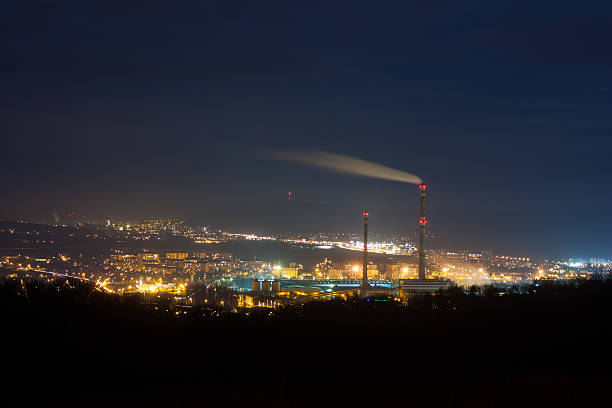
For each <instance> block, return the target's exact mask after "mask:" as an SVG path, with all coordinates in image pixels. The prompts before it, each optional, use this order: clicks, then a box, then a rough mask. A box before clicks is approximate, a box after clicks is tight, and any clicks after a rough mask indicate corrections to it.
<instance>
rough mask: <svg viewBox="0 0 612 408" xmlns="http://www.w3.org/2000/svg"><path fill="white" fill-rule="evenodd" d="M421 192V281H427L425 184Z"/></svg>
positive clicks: (421, 186)
mask: <svg viewBox="0 0 612 408" xmlns="http://www.w3.org/2000/svg"><path fill="white" fill-rule="evenodd" d="M419 189H420V190H421V216H420V218H419V279H425V226H426V225H427V218H425V190H426V189H427V186H426V185H425V183H422V184H421V185H419Z"/></svg>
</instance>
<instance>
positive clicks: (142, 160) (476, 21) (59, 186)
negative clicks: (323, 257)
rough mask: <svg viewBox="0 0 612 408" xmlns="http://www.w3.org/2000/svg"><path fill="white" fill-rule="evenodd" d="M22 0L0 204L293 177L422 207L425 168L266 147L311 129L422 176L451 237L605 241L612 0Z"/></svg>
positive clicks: (607, 246) (215, 192)
mask: <svg viewBox="0 0 612 408" xmlns="http://www.w3.org/2000/svg"><path fill="white" fill-rule="evenodd" d="M11 3H12V4H3V5H2V12H1V13H0V34H1V35H0V38H1V40H0V41H1V44H2V47H1V53H0V58H1V64H0V69H1V70H2V72H1V75H0V87H1V89H2V91H1V92H0V123H1V126H2V127H1V130H2V141H3V143H2V146H3V148H2V160H1V161H0V163H1V164H0V166H1V171H2V177H0V188H1V191H2V199H1V200H0V218H4V219H16V218H21V219H31V220H40V221H47V222H50V221H51V216H50V214H51V213H52V212H53V210H54V209H57V210H58V211H60V212H64V211H68V210H69V209H75V210H77V211H78V212H79V214H82V215H83V217H92V218H95V217H98V218H100V219H105V218H107V217H128V216H130V217H139V216H181V217H187V216H193V214H199V213H201V212H206V211H213V209H223V211H224V213H227V211H230V209H233V208H235V209H238V208H244V207H249V206H251V207H252V208H261V207H262V206H265V203H277V202H281V201H283V200H285V201H286V196H287V192H288V191H293V192H294V194H295V197H296V198H295V199H296V202H297V201H299V202H301V203H302V205H306V204H305V203H313V206H314V207H313V208H322V207H321V206H327V207H334V206H335V207H338V208H340V207H342V208H344V207H355V208H358V209H361V208H369V209H374V210H375V212H376V211H378V213H381V212H385V211H388V213H389V214H393V213H395V212H397V211H399V209H406V211H408V212H409V213H410V214H412V213H414V219H410V220H407V221H406V222H408V221H409V222H410V225H411V226H413V227H416V208H417V202H416V201H417V198H418V195H417V192H416V188H415V187H414V186H413V185H409V184H401V183H395V182H390V181H382V180H373V179H360V178H357V177H354V176H347V175H341V174H333V173H327V172H325V170H321V169H313V168H309V167H305V166H300V165H298V164H294V163H293V164H292V163H283V162H277V161H271V160H265V159H262V158H261V157H260V156H259V155H258V154H257V152H258V151H259V150H260V149H267V148H280V149H316V150H323V151H329V152H333V153H339V154H345V155H351V156H356V157H359V158H362V159H367V160H370V161H375V162H378V163H381V164H384V165H386V166H390V167H395V168H398V169H402V170H405V171H408V172H411V173H414V174H417V175H419V176H420V177H422V178H423V179H424V180H425V181H426V182H427V183H428V184H429V185H430V186H431V188H430V201H429V203H428V204H429V205H428V209H429V213H428V215H429V217H430V219H431V222H430V225H431V228H432V231H434V232H436V233H437V234H439V235H440V236H441V237H442V238H443V240H444V243H445V244H447V245H451V246H455V247H459V248H461V247H475V248H486V247H489V248H492V249H494V250H496V252H498V253H505V252H507V253H508V254H517V255H520V254H523V253H524V254H526V255H532V256H533V255H537V256H548V255H550V256H558V255H564V256H604V257H612V245H611V244H612V237H611V235H610V225H611V222H612V212H611V209H612V189H611V188H610V181H609V180H610V177H611V176H612V160H611V159H610V152H611V149H612V139H611V133H612V132H611V130H612V124H611V120H612V109H611V108H612V46H611V44H612V21H611V20H612V17H611V16H612V4H611V3H610V2H609V1H589V2H577V1H571V2H570V1H568V2H564V1H559V0H557V1H518V0H508V1H502V0H496V1H491V0H484V1H470V0H466V1H458V0H457V1H453V0H446V1H443V0H429V1H424V0H421V1H403V2H393V3H391V2H389V3H386V2H372V1H367V2H359V1H350V2H339V1H338V2H328V1H320V2H319V1H308V2H288V1H261V2H254V1H251V2H247V1H238V0H233V1H232V0H223V1H217V2H207V1H188V0H183V1H176V2H168V1H156V0H152V1H151V0H149V1H130V2H126V1H109V0H105V1H82V0H79V1H59V2H56V1H43V2H31V1H19V2H11ZM128 3H129V4H128ZM330 3H333V4H330ZM253 206H254V207H253ZM317 206H318V207H317ZM272 207H273V208H275V209H279V208H280V210H278V211H282V208H283V207H282V206H280V207H279V206H278V205H277V204H274V205H273V206H272ZM237 211H238V210H237ZM375 212H374V213H375ZM206 221H208V220H206ZM374 221H375V219H374V218H372V219H371V222H372V224H373V225H372V228H373V229H374V230H375V229H376V227H375V225H374V224H375V223H374ZM413 221H414V222H413ZM305 222H307V223H309V224H312V223H311V222H310V221H309V220H303V219H302V220H296V228H299V227H300V225H302V224H300V223H305ZM413 224H414V225H413ZM326 227H328V228H326V229H327V230H333V229H334V228H340V227H343V226H335V225H326ZM262 228H263V227H262ZM355 228H356V230H358V229H359V214H357V217H356V227H355ZM385 228H387V227H385ZM391 229H392V228H391ZM382 230H383V228H381V231H382Z"/></svg>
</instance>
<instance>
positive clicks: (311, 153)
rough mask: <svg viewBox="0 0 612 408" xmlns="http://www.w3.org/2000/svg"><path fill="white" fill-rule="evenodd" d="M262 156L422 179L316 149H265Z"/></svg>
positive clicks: (358, 172) (386, 177) (374, 175)
mask: <svg viewBox="0 0 612 408" xmlns="http://www.w3.org/2000/svg"><path fill="white" fill-rule="evenodd" d="M262 156H263V157H266V158H269V159H275V160H281V161H286V162H293V163H301V164H305V165H308V166H314V167H322V168H325V169H328V170H331V171H335V172H338V173H347V174H354V175H357V176H363V177H371V178H378V179H384V180H392V181H399V182H402V183H413V184H420V183H421V182H422V180H421V179H420V178H419V177H418V176H415V175H414V174H410V173H406V172H405V171H401V170H396V169H392V168H390V167H387V166H383V165H381V164H377V163H372V162H369V161H366V160H362V159H357V158H355V157H350V156H343V155H341V154H334V153H327V152H322V151H316V150H300V151H281V150H267V151H264V152H262Z"/></svg>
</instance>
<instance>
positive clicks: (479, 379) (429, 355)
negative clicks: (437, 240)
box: [0, 279, 612, 406]
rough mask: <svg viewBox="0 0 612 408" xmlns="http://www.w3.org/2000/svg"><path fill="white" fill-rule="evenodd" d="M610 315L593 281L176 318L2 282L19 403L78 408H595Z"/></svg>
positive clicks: (600, 283)
mask: <svg viewBox="0 0 612 408" xmlns="http://www.w3.org/2000/svg"><path fill="white" fill-rule="evenodd" d="M611 307H612V280H609V279H591V280H581V281H574V282H567V283H562V282H540V283H538V284H535V285H532V286H531V287H529V288H527V289H526V290H520V291H519V290H518V289H517V290H510V291H504V292H501V291H500V290H498V289H495V288H493V287H483V288H472V289H470V290H468V291H464V290H462V289H460V288H456V287H454V288H451V289H450V290H447V291H444V292H441V293H439V294H436V295H434V296H431V295H419V296H414V297H411V298H409V299H408V302H407V303H405V304H404V303H398V302H394V301H393V300H392V299H388V298H371V299H369V300H364V299H350V300H333V301H325V302H324V301H320V302H319V301H317V302H311V303H308V304H305V305H302V306H290V307H285V308H283V309H279V310H271V309H251V310H249V311H248V315H247V314H246V313H238V314H236V313H227V312H223V311H222V310H219V315H218V316H214V315H211V314H207V317H204V316H203V314H205V313H203V309H202V308H197V307H196V308H193V309H192V311H191V314H188V315H182V316H181V317H180V318H177V317H175V315H174V314H173V313H169V312H166V311H165V310H163V308H160V310H154V308H152V307H150V305H145V304H143V303H142V302H141V301H140V299H139V298H138V297H125V296H123V297H120V296H115V295H111V294H107V293H103V292H100V291H98V290H96V289H95V288H94V287H92V286H91V285H89V284H86V283H79V282H78V281H77V282H72V281H70V282H67V281H56V282H54V283H52V284H43V283H40V282H38V281H22V280H21V279H7V280H3V281H2V282H0V311H1V312H0V313H1V315H2V328H3V330H2V332H3V333H5V334H4V335H3V341H4V348H3V350H4V353H5V355H6V356H9V355H10V356H12V357H17V363H16V364H15V365H13V366H11V372H12V373H13V378H14V379H18V381H16V382H15V385H16V387H17V388H15V390H19V392H18V393H17V394H14V393H12V394H11V395H12V397H16V398H17V400H18V401H25V400H27V401H29V402H32V403H36V402H42V401H47V400H49V399H51V400H53V399H56V400H58V401H62V402H66V401H68V402H74V403H75V404H78V403H80V402H82V401H84V400H85V399H86V398H88V397H89V396H91V395H98V394H96V393H97V392H99V390H100V389H101V388H103V389H104V390H106V391H105V393H104V394H103V396H100V395H98V398H96V399H93V400H91V399H88V400H87V401H89V404H88V406H91V405H94V406H95V405H96V404H100V406H102V405H107V404H108V403H110V402H111V401H112V402H113V403H114V404H115V405H121V403H122V402H125V403H127V402H130V401H140V402H142V403H143V404H144V403H145V402H146V404H147V405H149V406H151V405H154V406H167V405H177V404H178V405H177V406H181V405H180V404H185V406H193V404H195V403H202V404H205V403H206V402H212V401H214V402H216V403H218V402H226V403H228V404H229V405H232V404H233V403H254V404H255V405H259V404H262V403H265V404H266V405H270V404H271V405H273V406H277V405H275V404H276V403H278V405H279V406H313V405H325V403H324V402H329V403H330V404H331V403H335V404H338V403H347V402H359V401H361V399H359V398H360V395H363V398H365V400H366V401H369V402H370V403H372V404H373V403H376V402H380V401H383V402H384V401H386V402H389V403H390V402H397V401H398V400H397V398H399V399H400V401H401V400H404V401H405V400H409V401H411V403H413V404H417V405H421V406H422V405H426V404H428V403H431V404H434V405H436V404H438V405H439V404H442V405H444V404H450V403H455V405H458V404H460V403H461V404H463V403H466V404H467V405H471V406H504V404H505V406H529V405H542V404H544V403H548V402H550V401H553V402H554V401H558V404H565V403H567V402H568V401H575V402H576V403H580V404H584V403H585V401H587V402H588V401H591V402H594V401H599V402H601V401H603V400H606V399H607V398H608V397H609V396H608V392H607V390H608V387H609V386H610V385H612V382H611V381H610V378H611V377H610V358H609V357H610V352H609V348H610V346H609V344H610V340H611V339H612V335H611V334H612V333H611V329H610V324H609V316H610V311H611ZM64 372H66V373H67V374H63V373H64ZM60 373H61V374H60ZM41 379H44V380H41ZM178 390H180V391H178ZM26 391H27V392H26ZM377 398H378V399H377ZM385 398H386V399H385ZM582 406H584V405H582Z"/></svg>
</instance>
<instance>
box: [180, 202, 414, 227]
mask: <svg viewBox="0 0 612 408" xmlns="http://www.w3.org/2000/svg"><path fill="white" fill-rule="evenodd" d="M363 210H364V209H363V208H358V207H355V206H337V205H331V204H323V203H315V202H300V201H289V200H285V201H274V202H268V203H260V204H251V205H244V206H239V207H233V208H218V209H210V210H204V211H202V212H200V213H198V214H194V215H192V216H191V217H189V218H190V220H189V221H191V222H195V223H201V224H206V225H213V226H219V227H222V228H224V229H226V230H229V231H240V232H257V233H270V234H273V233H286V232H296V231H299V232H321V231H324V232H328V231H338V232H359V231H361V230H362V228H363V227H362V225H363V224H362V219H363V218H362V215H361V214H362V213H363ZM368 211H369V212H370V230H371V231H372V233H406V234H409V233H411V232H414V231H415V230H416V228H415V225H416V224H415V223H414V222H412V221H414V219H415V217H416V215H415V214H409V212H408V211H407V210H404V211H402V210H399V209H376V208H368Z"/></svg>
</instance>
